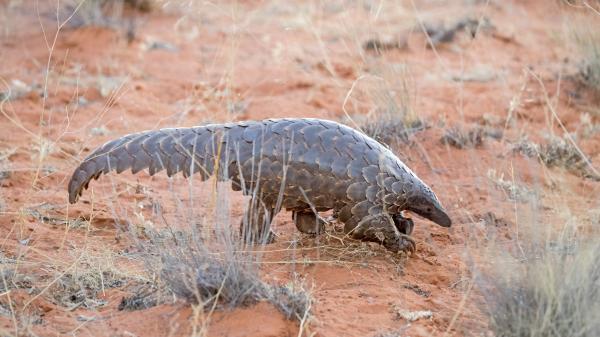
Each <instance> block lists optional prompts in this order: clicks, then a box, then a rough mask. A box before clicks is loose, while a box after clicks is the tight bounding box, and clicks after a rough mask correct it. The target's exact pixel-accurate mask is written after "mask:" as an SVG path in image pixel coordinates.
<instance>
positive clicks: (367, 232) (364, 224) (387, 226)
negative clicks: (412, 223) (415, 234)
mask: <svg viewBox="0 0 600 337" xmlns="http://www.w3.org/2000/svg"><path fill="white" fill-rule="evenodd" d="M403 219H405V220H410V219H406V218H403ZM351 235H352V237H353V238H354V239H358V240H364V241H372V242H377V243H380V244H382V245H383V246H384V247H385V248H387V249H388V250H390V251H392V252H411V253H414V252H415V251H416V244H415V240H413V239H412V238H411V237H410V236H409V235H407V234H404V233H401V232H400V231H399V230H398V228H397V227H396V224H395V223H394V219H393V218H392V217H391V216H390V215H389V214H386V213H380V214H375V215H368V216H366V217H364V218H363V219H362V220H361V221H360V222H359V223H358V225H357V226H356V227H355V228H354V230H353V231H352V232H351Z"/></svg>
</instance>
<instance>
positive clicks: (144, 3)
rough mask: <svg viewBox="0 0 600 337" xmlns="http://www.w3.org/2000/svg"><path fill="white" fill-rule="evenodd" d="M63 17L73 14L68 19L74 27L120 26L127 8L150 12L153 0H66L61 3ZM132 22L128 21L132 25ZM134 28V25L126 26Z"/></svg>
mask: <svg viewBox="0 0 600 337" xmlns="http://www.w3.org/2000/svg"><path fill="white" fill-rule="evenodd" d="M61 6H62V10H63V16H64V19H66V18H67V17H69V16H70V15H71V13H73V12H75V15H73V17H72V18H71V20H70V21H69V24H70V25H71V26H74V27H81V26H102V27H121V26H123V22H122V19H123V17H124V14H125V12H126V11H127V10H128V9H133V10H134V11H137V12H150V11H151V10H152V9H153V8H154V7H155V1H153V0H67V1H65V2H64V3H62V4H61ZM132 24H133V22H128V25H132ZM127 28H128V29H134V27H127Z"/></svg>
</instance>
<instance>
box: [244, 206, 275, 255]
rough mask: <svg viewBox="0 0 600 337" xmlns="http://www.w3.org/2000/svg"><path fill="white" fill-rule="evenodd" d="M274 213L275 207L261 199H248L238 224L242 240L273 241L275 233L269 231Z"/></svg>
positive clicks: (252, 241)
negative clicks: (240, 221)
mask: <svg viewBox="0 0 600 337" xmlns="http://www.w3.org/2000/svg"><path fill="white" fill-rule="evenodd" d="M275 215H276V210H275V207H273V206H271V205H270V204H267V203H264V202H263V201H256V200H255V199H250V201H249V202H248V206H247V207H246V211H245V212H244V217H243V218H242V223H241V225H240V235H241V237H242V240H244V242H246V243H248V244H255V243H258V244H262V243H265V244H268V243H273V242H275V237H276V236H275V233H273V231H271V222H272V221H273V218H274V217H275Z"/></svg>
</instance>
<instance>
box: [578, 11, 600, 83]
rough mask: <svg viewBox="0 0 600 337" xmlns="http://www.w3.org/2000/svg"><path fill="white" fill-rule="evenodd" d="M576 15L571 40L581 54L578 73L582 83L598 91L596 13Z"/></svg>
mask: <svg viewBox="0 0 600 337" xmlns="http://www.w3.org/2000/svg"><path fill="white" fill-rule="evenodd" d="M590 16H591V17H587V16H581V17H576V20H574V21H576V22H578V24H577V25H576V26H575V28H574V29H573V34H572V35H573V40H574V41H575V45H576V47H577V50H578V52H579V54H580V56H581V64H580V73H581V77H582V78H583V81H584V83H586V84H587V85H588V86H589V87H591V88H593V89H594V90H596V91H598V92H600V29H598V28H597V27H598V26H597V24H598V15H594V14H592V15H590Z"/></svg>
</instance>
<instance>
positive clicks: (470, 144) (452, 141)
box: [440, 127, 485, 149]
mask: <svg viewBox="0 0 600 337" xmlns="http://www.w3.org/2000/svg"><path fill="white" fill-rule="evenodd" d="M484 137H485V134H484V131H483V129H482V128H478V127H475V128H472V129H470V130H468V131H464V130H462V129H460V128H458V127H453V128H450V129H447V130H446V131H445V132H444V135H443V136H442V138H441V139H440V141H441V142H442V144H448V145H450V146H454V147H455V148H457V149H465V148H474V147H479V146H481V145H483V139H484Z"/></svg>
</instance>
